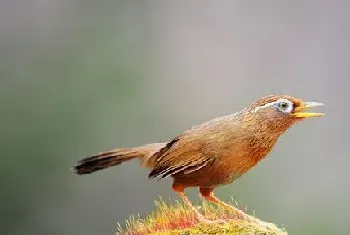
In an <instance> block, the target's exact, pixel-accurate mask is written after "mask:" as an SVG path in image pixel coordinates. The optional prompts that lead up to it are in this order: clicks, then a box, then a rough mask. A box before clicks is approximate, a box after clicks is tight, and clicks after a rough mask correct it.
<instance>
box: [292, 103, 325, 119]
mask: <svg viewBox="0 0 350 235" xmlns="http://www.w3.org/2000/svg"><path fill="white" fill-rule="evenodd" d="M318 106H323V104H322V103H318V102H305V103H304V105H302V106H300V107H297V108H295V110H294V113H293V114H292V115H293V116H294V117H297V118H309V117H321V116H323V115H324V114H323V113H309V112H304V111H306V110H307V109H308V108H313V107H318Z"/></svg>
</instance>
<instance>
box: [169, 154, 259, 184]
mask: <svg viewBox="0 0 350 235" xmlns="http://www.w3.org/2000/svg"><path fill="white" fill-rule="evenodd" d="M264 156H266V154H263V155H261V154H260V155H259V156H251V155H249V154H245V155H239V156H237V155H236V156H232V157H226V158H224V159H217V160H216V161H215V162H214V163H213V164H211V165H207V166H205V167H203V168H201V169H199V170H197V171H193V172H191V173H189V174H184V173H180V174H176V175H174V176H173V177H174V179H175V183H180V184H182V185H184V186H186V187H196V186H199V187H215V186H218V185H225V184H230V183H232V182H233V181H234V180H236V179H238V178H239V177H240V176H242V175H243V174H244V173H246V172H247V171H249V170H250V169H251V168H252V167H253V166H255V165H256V164H257V163H258V162H259V161H260V160H261V159H262V158H263V157H264Z"/></svg>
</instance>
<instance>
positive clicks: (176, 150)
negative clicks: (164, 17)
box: [149, 116, 234, 178]
mask: <svg viewBox="0 0 350 235" xmlns="http://www.w3.org/2000/svg"><path fill="white" fill-rule="evenodd" d="M229 118H230V116H227V117H223V118H219V119H214V120H212V121H210V122H208V123H205V124H202V125H200V126H196V127H194V128H192V129H191V130H189V131H186V132H184V133H183V134H181V135H180V136H178V137H176V138H175V139H173V140H172V141H171V142H169V143H168V144H167V145H166V146H165V147H164V148H162V149H161V150H160V151H158V152H157V153H155V154H154V155H153V158H154V159H155V160H154V161H155V163H154V166H153V170H152V171H151V173H150V174H149V177H150V178H154V177H159V178H165V177H167V176H170V175H174V174H176V173H180V172H182V173H184V174H188V173H191V172H193V171H196V170H199V169H201V168H202V167H204V166H206V165H208V164H210V163H212V162H214V161H215V160H216V159H217V158H218V157H220V154H221V153H222V151H220V150H222V149H225V148H227V146H225V144H229V143H230V140H229V139H230V138H231V137H232V133H231V131H230V130H229V129H233V128H232V124H234V123H232V122H229V120H226V119H229ZM228 128H229V129H228ZM218 148H219V149H218Z"/></svg>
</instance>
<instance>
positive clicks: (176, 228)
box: [117, 200, 287, 235]
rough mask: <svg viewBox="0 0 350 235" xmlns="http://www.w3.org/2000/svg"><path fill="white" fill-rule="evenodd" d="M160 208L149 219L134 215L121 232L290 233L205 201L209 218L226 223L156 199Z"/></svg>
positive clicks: (156, 234) (171, 234) (161, 234)
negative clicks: (202, 219) (203, 220)
mask: <svg viewBox="0 0 350 235" xmlns="http://www.w3.org/2000/svg"><path fill="white" fill-rule="evenodd" d="M156 207H157V209H156V211H154V212H152V213H151V214H150V215H149V216H147V218H145V219H142V218H140V217H139V216H138V218H135V217H131V218H130V219H129V220H128V221H127V223H126V229H125V230H123V229H121V226H119V228H118V231H119V232H117V234H120V235H127V234H130V235H144V234H154V235H175V234H180V235H190V234H233V235H234V234H237V235H238V234H239V235H287V232H286V231H285V230H284V229H280V228H278V227H277V226H276V225H274V224H271V223H267V222H264V221H261V220H259V219H257V218H254V220H253V221H246V220H243V219H239V218H237V216H236V215H235V214H234V213H232V212H231V211H224V210H222V209H220V208H217V207H215V206H213V205H210V204H207V203H203V206H202V207H201V209H202V211H203V212H204V214H205V216H206V218H208V219H212V220H218V219H220V220H224V221H225V223H219V222H218V223H210V224H208V223H199V222H198V220H197V219H196V218H195V216H194V214H193V212H192V211H191V210H189V209H188V208H187V207H184V206H183V205H182V204H181V203H179V202H177V203H176V204H175V205H170V204H169V203H165V202H164V201H162V200H161V201H158V202H156Z"/></svg>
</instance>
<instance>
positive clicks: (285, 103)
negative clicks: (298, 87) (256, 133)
mask: <svg viewBox="0 0 350 235" xmlns="http://www.w3.org/2000/svg"><path fill="white" fill-rule="evenodd" d="M273 106H274V107H276V108H277V109H278V110H279V111H281V112H283V113H290V112H292V110H293V103H292V102H291V101H290V100H287V99H280V100H277V101H276V102H275V103H274V104H273Z"/></svg>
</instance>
